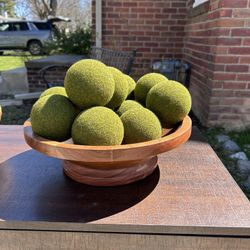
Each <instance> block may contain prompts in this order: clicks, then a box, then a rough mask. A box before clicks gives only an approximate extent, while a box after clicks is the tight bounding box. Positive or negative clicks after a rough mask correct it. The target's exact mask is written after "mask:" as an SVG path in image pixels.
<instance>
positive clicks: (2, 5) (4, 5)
mask: <svg viewBox="0 0 250 250" xmlns="http://www.w3.org/2000/svg"><path fill="white" fill-rule="evenodd" d="M14 6H15V1H14V0H0V15H4V12H7V13H8V16H11V17H13V16H14Z"/></svg>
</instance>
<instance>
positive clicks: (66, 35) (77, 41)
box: [44, 27, 91, 55]
mask: <svg viewBox="0 0 250 250" xmlns="http://www.w3.org/2000/svg"><path fill="white" fill-rule="evenodd" d="M90 47H91V29H90V28H89V27H84V28H82V27H80V28H77V29H76V30H74V31H70V32H66V30H65V29H62V30H55V31H54V38H53V40H52V41H48V42H46V43H45V45H44V52H45V53H46V54H62V53H63V54H77V55H87V54H88V53H89V50H90Z"/></svg>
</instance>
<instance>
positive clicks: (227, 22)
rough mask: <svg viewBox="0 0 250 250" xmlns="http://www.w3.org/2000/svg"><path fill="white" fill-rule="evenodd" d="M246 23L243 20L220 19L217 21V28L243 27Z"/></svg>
mask: <svg viewBox="0 0 250 250" xmlns="http://www.w3.org/2000/svg"><path fill="white" fill-rule="evenodd" d="M244 22H245V21H244V20H242V19H220V20H218V21H217V27H229V28H232V27H243V26H244Z"/></svg>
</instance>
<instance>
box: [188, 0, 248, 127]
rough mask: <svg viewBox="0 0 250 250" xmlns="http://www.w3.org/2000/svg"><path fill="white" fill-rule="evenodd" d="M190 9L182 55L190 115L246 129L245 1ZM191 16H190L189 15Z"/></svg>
mask: <svg viewBox="0 0 250 250" xmlns="http://www.w3.org/2000/svg"><path fill="white" fill-rule="evenodd" d="M198 8H200V9H201V10H202V12H201V13H199V12H197V10H196V12H195V10H192V11H190V16H189V18H188V23H187V25H186V43H185V48H184V54H185V58H186V60H188V61H189V62H190V63H191V65H192V73H191V87H190V90H191V93H192V97H193V111H194V112H195V114H196V115H197V116H198V117H199V119H200V120H201V121H202V123H203V124H204V125H207V126H214V125H219V126H224V127H228V128H241V127H246V126H248V125H250V108H249V106H250V69H249V63H250V32H249V27H250V1H249V0H238V1H231V0H210V1H209V2H207V3H205V4H203V5H202V6H199V7H198ZM192 12H193V14H194V15H192Z"/></svg>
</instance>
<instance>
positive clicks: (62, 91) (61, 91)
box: [40, 87, 68, 98]
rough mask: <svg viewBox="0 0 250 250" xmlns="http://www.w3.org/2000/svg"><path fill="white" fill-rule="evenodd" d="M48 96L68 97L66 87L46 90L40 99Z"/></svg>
mask: <svg viewBox="0 0 250 250" xmlns="http://www.w3.org/2000/svg"><path fill="white" fill-rule="evenodd" d="M46 95H63V96H66V97H68V96H67V93H66V90H65V88H64V87H52V88H49V89H46V90H45V91H43V92H42V94H41V95H40V98H41V97H44V96H46Z"/></svg>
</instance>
